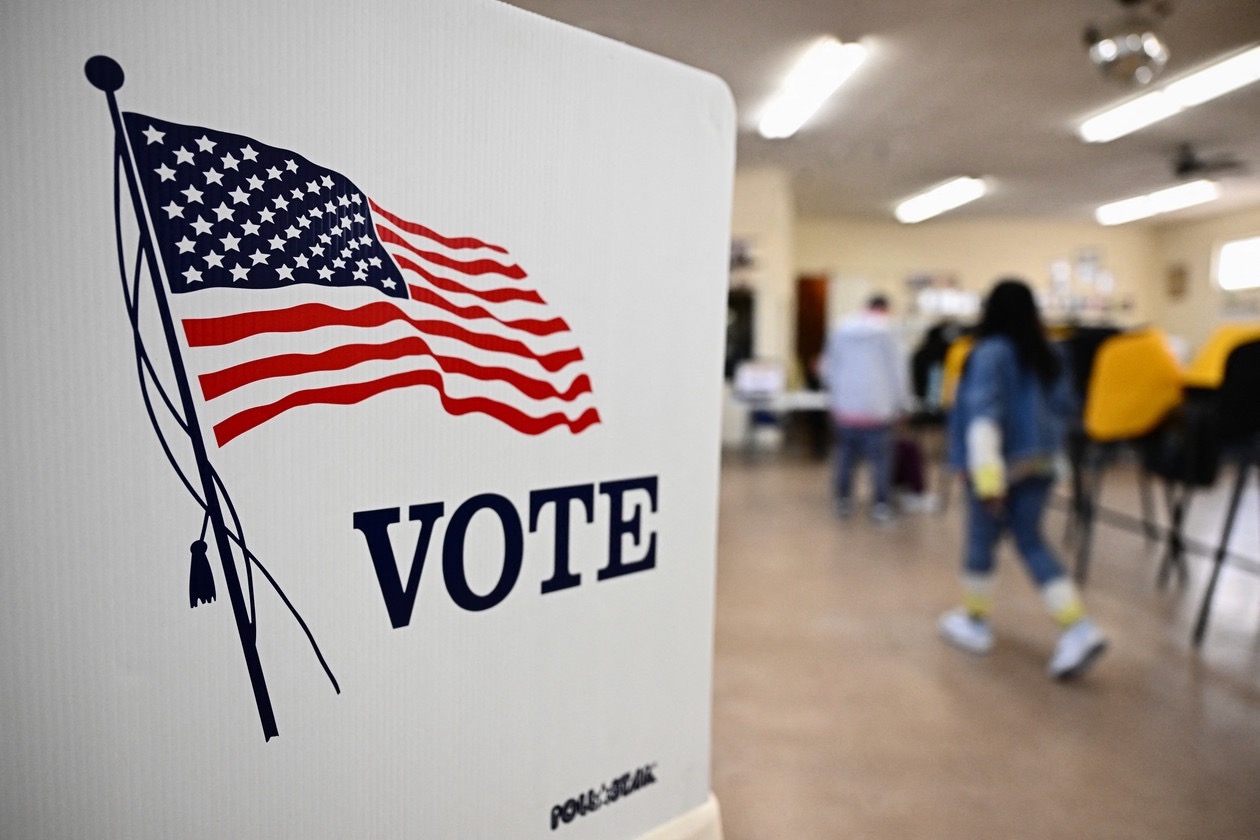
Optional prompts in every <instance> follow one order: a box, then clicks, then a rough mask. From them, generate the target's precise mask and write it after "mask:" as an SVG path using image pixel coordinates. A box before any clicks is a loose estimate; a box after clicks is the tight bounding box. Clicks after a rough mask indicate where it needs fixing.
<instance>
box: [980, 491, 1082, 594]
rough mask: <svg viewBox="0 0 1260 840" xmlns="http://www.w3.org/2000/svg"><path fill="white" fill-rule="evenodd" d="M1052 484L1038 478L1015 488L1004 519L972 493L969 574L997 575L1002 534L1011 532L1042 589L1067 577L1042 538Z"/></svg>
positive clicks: (1009, 497)
mask: <svg viewBox="0 0 1260 840" xmlns="http://www.w3.org/2000/svg"><path fill="white" fill-rule="evenodd" d="M1052 483H1053V482H1052V480H1051V479H1050V478H1048V477H1034V478H1025V479H1023V480H1022V481H1018V482H1016V483H1015V484H1013V485H1011V486H1010V487H1009V488H1008V489H1007V492H1006V504H1005V506H1004V510H1003V512H1002V518H1000V519H999V518H997V517H995V516H993V514H991V513H990V512H989V510H988V509H987V508H986V507H985V506H984V505H983V504H981V502H980V500H979V499H977V498H976V496H975V494H974V493H972V492H971V490H970V488H969V489H968V491H967V500H968V502H969V508H968V511H967V547H966V552H967V554H966V557H965V558H964V563H965V564H966V568H967V571H968V572H970V573H971V574H976V575H985V576H987V575H990V574H992V573H993V557H994V550H995V549H996V548H997V543H998V539H999V538H1000V537H1001V536H1002V532H1003V531H1005V530H1007V529H1008V528H1009V529H1010V532H1011V536H1012V537H1014V538H1015V546H1016V548H1018V549H1019V555H1020V557H1022V558H1023V560H1024V565H1025V566H1026V567H1028V573H1029V574H1030V575H1032V578H1033V580H1035V581H1036V582H1037V585H1038V586H1044V585H1045V584H1047V583H1049V582H1050V581H1052V580H1054V579H1055V578H1059V577H1063V567H1062V566H1061V565H1059V561H1058V560H1057V559H1056V558H1055V556H1054V553H1053V552H1051V551H1050V547H1049V546H1047V545H1046V541H1045V540H1044V539H1043V538H1042V536H1041V513H1042V511H1044V510H1045V509H1046V500H1047V499H1048V498H1049V496H1050V487H1051V484H1052Z"/></svg>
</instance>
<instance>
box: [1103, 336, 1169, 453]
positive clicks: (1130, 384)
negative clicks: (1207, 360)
mask: <svg viewBox="0 0 1260 840" xmlns="http://www.w3.org/2000/svg"><path fill="white" fill-rule="evenodd" d="M1184 378H1185V377H1184V374H1183V373H1182V370H1181V365H1180V364H1179V363H1178V362H1177V360H1176V358H1174V357H1173V354H1172V351H1171V350H1170V349H1169V346H1168V339H1167V337H1166V336H1165V335H1164V333H1163V331H1161V330H1158V329H1155V328H1153V327H1147V328H1143V329H1138V330H1133V331H1132V332H1126V333H1118V334H1116V335H1114V336H1112V337H1111V338H1109V339H1107V340H1106V341H1104V342H1103V343H1102V345H1100V346H1099V348H1098V354H1097V355H1096V356H1095V357H1094V364H1093V367H1092V368H1091V369H1090V374H1089V382H1088V385H1087V390H1086V392H1085V413H1084V417H1083V422H1084V426H1085V433H1086V434H1087V435H1089V437H1090V438H1091V439H1092V440H1095V441H1098V442H1100V443H1109V442H1112V441H1121V440H1132V439H1134V438H1138V437H1142V436H1143V435H1146V434H1149V433H1150V432H1152V431H1154V429H1155V427H1156V426H1158V425H1159V424H1160V422H1162V421H1163V419H1164V418H1165V417H1167V416H1168V412H1170V411H1172V410H1173V409H1174V408H1176V407H1177V406H1179V405H1181V402H1182V400H1183V399H1184V387H1183V382H1184Z"/></svg>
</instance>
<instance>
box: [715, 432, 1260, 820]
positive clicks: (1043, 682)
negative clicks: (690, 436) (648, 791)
mask: <svg viewBox="0 0 1260 840" xmlns="http://www.w3.org/2000/svg"><path fill="white" fill-rule="evenodd" d="M828 470H829V467H828V466H827V465H826V464H825V463H823V462H818V461H811V460H807V459H805V458H804V457H802V456H795V455H762V456H760V457H758V458H756V459H755V460H751V461H750V460H747V459H745V458H744V457H742V456H734V457H728V458H727V459H726V460H725V461H724V464H723V476H722V491H721V492H722V496H721V520H720V532H719V553H718V598H717V641H716V668H715V693H714V749H713V786H714V790H715V792H716V793H717V796H718V799H719V802H720V804H721V807H722V811H723V828H724V831H725V836H726V838H727V840H772V839H777V838H785V840H809V838H818V840H839V838H1144V840H1150V839H1151V838H1240V839H1241V838H1260V574H1256V573H1253V572H1244V571H1237V570H1232V569H1228V570H1227V571H1226V574H1225V575H1224V577H1223V579H1222V584H1221V591H1220V596H1219V597H1218V598H1217V601H1216V611H1215V613H1214V617H1213V621H1212V624H1211V628H1210V630H1209V633H1208V636H1207V639H1206V642H1205V644H1204V645H1203V647H1202V648H1201V649H1200V650H1198V651H1196V650H1195V649H1194V648H1193V647H1192V646H1191V645H1190V628H1191V623H1192V621H1193V618H1194V615H1195V611H1196V609H1197V607H1198V601H1199V597H1200V594H1201V592H1202V589H1203V583H1204V581H1205V579H1206V578H1205V573H1206V570H1207V569H1206V565H1207V564H1206V562H1205V560H1203V559H1202V558H1198V557H1192V558H1191V559H1190V580H1189V581H1188V582H1187V583H1186V584H1185V585H1184V586H1183V585H1176V584H1174V585H1173V586H1170V587H1168V588H1167V589H1165V590H1160V589H1159V588H1158V587H1157V586H1156V585H1155V573H1156V568H1157V563H1158V557H1159V546H1158V545H1152V544H1150V543H1145V542H1144V541H1143V539H1142V538H1141V537H1140V536H1138V535H1136V534H1133V533H1130V532H1128V531H1125V530H1121V529H1120V528H1118V527H1114V526H1109V525H1106V524H1102V525H1099V526H1098V529H1097V533H1096V537H1095V542H1094V552H1093V556H1094V562H1093V567H1092V574H1091V577H1090V581H1089V583H1088V586H1087V587H1086V590H1085V595H1086V602H1087V604H1088V606H1089V608H1090V611H1091V612H1092V613H1093V615H1094V617H1095V618H1096V619H1097V620H1098V621H1099V623H1100V624H1102V625H1103V626H1104V628H1105V629H1106V631H1107V632H1108V634H1109V635H1110V637H1111V639H1112V647H1111V650H1110V651H1109V652H1108V653H1107V655H1106V656H1105V657H1104V658H1103V659H1102V660H1100V661H1099V663H1098V665H1097V667H1096V669H1095V670H1094V671H1093V672H1091V673H1090V674H1089V675H1088V676H1087V677H1086V678H1085V679H1084V680H1083V681H1082V682H1080V683H1078V684H1070V685H1064V684H1057V683H1055V682H1053V681H1051V680H1050V679H1048V678H1047V677H1046V676H1045V673H1044V667H1045V662H1046V659H1047V658H1048V656H1049V654H1050V651H1051V649H1052V647H1053V644H1054V641H1055V637H1056V628H1055V626H1054V624H1053V623H1052V622H1051V621H1050V619H1049V618H1048V617H1047V616H1046V615H1045V614H1044V612H1043V610H1042V607H1041V604H1040V601H1039V600H1038V598H1037V597H1036V594H1035V592H1034V591H1033V589H1032V587H1031V586H1030V585H1029V583H1028V581H1027V579H1026V578H1025V576H1024V572H1023V568H1022V566H1021V565H1020V563H1019V562H1018V560H1017V558H1016V557H1015V556H1014V554H1013V553H1012V552H1011V551H1010V549H1009V548H1008V549H1006V550H1005V552H1004V554H1003V555H1002V559H1001V561H1000V569H999V573H998V584H997V586H998V592H997V599H998V603H997V609H996V614H995V629H996V631H997V633H998V644H997V647H996V648H995V650H994V651H993V653H992V654H991V655H989V656H988V657H983V658H978V657H971V656H968V655H966V654H963V653H961V652H959V651H956V650H954V649H952V648H949V647H946V646H945V645H944V644H943V643H942V642H940V641H939V640H938V639H937V637H936V632H935V621H936V618H937V615H938V614H939V613H940V612H941V611H942V610H944V609H946V608H948V607H950V606H952V605H953V604H954V602H955V598H956V594H957V593H956V576H957V558H958V554H959V544H960V539H961V536H960V533H961V524H962V522H961V510H960V507H959V505H958V498H957V494H956V493H955V497H954V499H953V504H952V505H951V507H950V508H949V509H948V510H947V511H946V512H945V513H943V514H917V515H909V516H905V517H903V518H902V519H901V520H900V521H899V522H898V523H896V524H895V525H894V526H892V527H879V526H876V525H873V524H871V523H869V522H868V521H866V520H865V518H862V517H855V518H853V519H850V520H844V521H842V520H839V519H837V518H836V517H835V516H834V515H833V514H832V508H831V503H830V499H829V497H828V495H827V478H828ZM1108 476H1109V478H1108V483H1107V485H1106V488H1105V489H1104V496H1103V500H1104V503H1105V504H1108V505H1111V506H1113V507H1115V508H1117V509H1129V510H1132V511H1136V509H1137V501H1136V494H1135V493H1134V492H1133V487H1134V486H1135V483H1134V478H1133V474H1132V472H1130V471H1128V470H1127V469H1125V468H1117V469H1115V470H1112V471H1111V472H1109V473H1108ZM1223 493H1224V487H1222V488H1220V489H1219V490H1217V491H1215V492H1213V493H1209V494H1206V495H1205V496H1203V497H1201V498H1200V499H1197V500H1196V502H1195V506H1194V507H1193V508H1192V516H1191V519H1190V530H1191V531H1192V532H1193V533H1194V534H1196V535H1198V536H1201V537H1202V538H1203V539H1204V541H1205V542H1213V541H1214V533H1215V530H1216V528H1217V527H1218V523H1219V517H1220V512H1221V509H1222V507H1223ZM1258 520H1260V501H1258V500H1257V498H1256V493H1255V489H1254V488H1252V490H1251V491H1250V492H1249V493H1248V495H1247V497H1246V498H1245V499H1244V508H1243V513H1242V514H1241V516H1240V519H1239V522H1240V528H1239V533H1238V534H1237V538H1236V540H1235V541H1234V547H1235V550H1236V551H1238V552H1239V553H1243V554H1249V555H1250V556H1252V557H1260V529H1258V528H1257V521H1258ZM1046 526H1047V534H1048V535H1049V536H1051V537H1052V538H1053V542H1054V543H1055V544H1056V545H1057V544H1060V543H1061V537H1062V536H1063V533H1064V517H1063V514H1062V510H1061V509H1056V510H1052V511H1051V512H1050V513H1049V515H1048V517H1047V523H1046Z"/></svg>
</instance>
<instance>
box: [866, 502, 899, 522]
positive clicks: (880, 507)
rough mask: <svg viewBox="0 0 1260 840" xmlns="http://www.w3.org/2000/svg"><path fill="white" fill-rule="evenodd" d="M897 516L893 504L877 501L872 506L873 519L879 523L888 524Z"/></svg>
mask: <svg viewBox="0 0 1260 840" xmlns="http://www.w3.org/2000/svg"><path fill="white" fill-rule="evenodd" d="M895 518H896V514H894V513H893V509H892V505H890V504H888V503H887V502H876V503H875V504H874V506H872V507H871V521H872V522H874V523H875V524H877V525H887V524H888V523H889V522H892V521H893V519H895Z"/></svg>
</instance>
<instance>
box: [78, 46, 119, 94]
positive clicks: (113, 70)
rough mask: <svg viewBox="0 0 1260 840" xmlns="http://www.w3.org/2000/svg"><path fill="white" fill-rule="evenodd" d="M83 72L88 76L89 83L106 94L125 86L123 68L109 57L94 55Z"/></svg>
mask: <svg viewBox="0 0 1260 840" xmlns="http://www.w3.org/2000/svg"><path fill="white" fill-rule="evenodd" d="M83 72H84V73H85V74H87V77H88V81H89V82H91V83H92V84H93V86H95V87H97V88H99V89H100V90H103V91H105V92H106V93H113V92H114V91H116V90H118V89H119V88H120V87H122V86H123V69H122V67H120V66H119V64H118V62H117V61H114V59H112V58H110V57H109V56H107V55H94V56H92V57H91V58H89V59H88V60H87V64H85V65H84V67H83Z"/></svg>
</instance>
